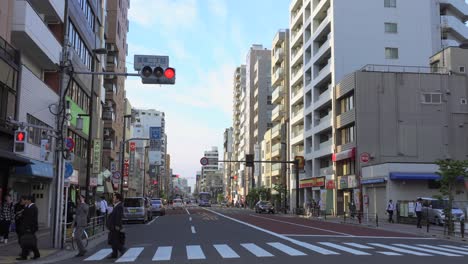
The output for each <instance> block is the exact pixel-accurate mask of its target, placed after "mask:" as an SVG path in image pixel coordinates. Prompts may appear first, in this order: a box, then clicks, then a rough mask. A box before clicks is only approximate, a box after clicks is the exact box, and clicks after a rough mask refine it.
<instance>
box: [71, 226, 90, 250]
mask: <svg viewBox="0 0 468 264" xmlns="http://www.w3.org/2000/svg"><path fill="white" fill-rule="evenodd" d="M75 230H76V227H74V228H73V231H72V239H71V244H72V248H73V249H77V246H76V245H75V243H76V241H75ZM88 238H89V237H88V233H86V230H84V229H83V233H82V234H81V241H83V246H84V247H85V248H86V247H88Z"/></svg>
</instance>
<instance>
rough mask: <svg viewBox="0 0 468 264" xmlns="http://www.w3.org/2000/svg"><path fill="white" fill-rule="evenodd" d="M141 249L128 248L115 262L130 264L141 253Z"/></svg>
mask: <svg viewBox="0 0 468 264" xmlns="http://www.w3.org/2000/svg"><path fill="white" fill-rule="evenodd" d="M143 249H145V248H142V247H135V248H129V249H128V250H127V252H125V254H123V255H122V256H121V257H120V258H119V259H118V260H117V261H116V262H131V261H135V260H136V259H137V258H138V256H139V255H140V254H141V252H143Z"/></svg>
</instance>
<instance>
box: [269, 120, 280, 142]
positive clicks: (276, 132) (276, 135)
mask: <svg viewBox="0 0 468 264" xmlns="http://www.w3.org/2000/svg"><path fill="white" fill-rule="evenodd" d="M277 138H281V124H276V125H275V126H274V127H273V128H272V129H271V139H272V140H273V139H277Z"/></svg>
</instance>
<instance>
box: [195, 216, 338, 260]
mask: <svg viewBox="0 0 468 264" xmlns="http://www.w3.org/2000/svg"><path fill="white" fill-rule="evenodd" d="M203 209H204V210H207V211H209V212H212V213H213V214H217V215H219V216H222V217H224V218H226V219H229V220H231V221H234V222H237V223H240V224H243V225H246V226H248V227H251V228H253V229H257V230H258V231H262V232H264V233H267V234H270V235H272V236H275V237H278V238H281V239H283V240H286V241H289V242H291V243H293V244H294V245H297V246H301V247H305V248H307V249H310V250H312V251H315V252H318V253H321V254H323V255H339V253H336V252H333V251H331V250H327V249H324V248H321V247H318V246H314V245H311V244H309V243H306V242H302V241H299V240H296V239H294V238H290V237H287V236H284V235H280V234H278V233H275V232H272V231H270V230H266V229H264V228H261V227H258V226H255V225H252V224H249V223H246V222H242V221H240V220H237V219H235V218H232V217H229V216H227V215H223V214H221V213H218V212H215V211H212V210H210V209H206V208H203Z"/></svg>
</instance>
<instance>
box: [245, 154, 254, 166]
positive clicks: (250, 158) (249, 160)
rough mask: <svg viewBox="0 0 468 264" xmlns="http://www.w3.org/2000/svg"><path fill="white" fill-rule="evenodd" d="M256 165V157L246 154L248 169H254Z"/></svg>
mask: <svg viewBox="0 0 468 264" xmlns="http://www.w3.org/2000/svg"><path fill="white" fill-rule="evenodd" d="M253 165H254V155H253V154H246V155H245V166H246V167H253Z"/></svg>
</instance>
